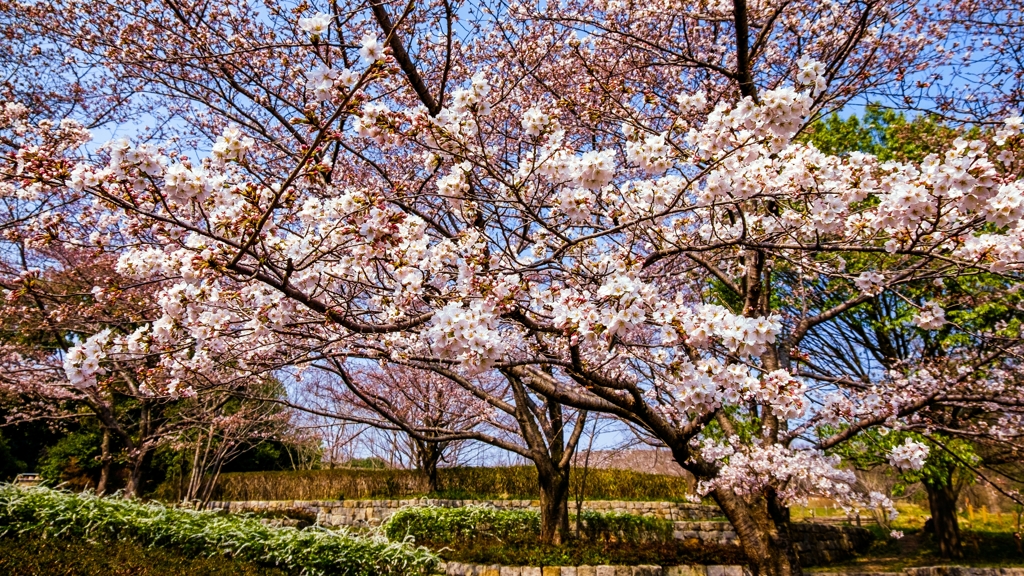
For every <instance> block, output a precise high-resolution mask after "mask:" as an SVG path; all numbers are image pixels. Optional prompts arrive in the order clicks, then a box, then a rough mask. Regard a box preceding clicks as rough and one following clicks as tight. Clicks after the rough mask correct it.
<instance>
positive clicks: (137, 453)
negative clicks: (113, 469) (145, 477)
mask: <svg viewBox="0 0 1024 576" xmlns="http://www.w3.org/2000/svg"><path fill="white" fill-rule="evenodd" d="M148 453H149V452H148V451H144V450H142V449H140V448H135V449H133V450H131V452H130V454H131V459H130V460H129V463H128V467H129V474H128V485H127V486H125V488H124V495H125V497H126V498H137V497H138V496H139V490H140V489H141V488H142V463H143V462H144V461H145V460H146V454H148Z"/></svg>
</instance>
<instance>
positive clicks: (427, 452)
mask: <svg viewBox="0 0 1024 576" xmlns="http://www.w3.org/2000/svg"><path fill="white" fill-rule="evenodd" d="M413 447H414V449H415V450H416V460H417V462H416V466H417V467H418V468H419V469H420V472H422V473H423V476H424V477H426V479H427V492H428V493H430V494H433V493H435V492H437V490H438V484H437V463H438V462H440V461H441V454H442V453H443V452H444V448H443V447H442V446H441V444H440V443H438V442H428V441H421V440H417V439H413Z"/></svg>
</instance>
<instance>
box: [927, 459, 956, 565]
mask: <svg viewBox="0 0 1024 576" xmlns="http://www.w3.org/2000/svg"><path fill="white" fill-rule="evenodd" d="M950 476H952V475H950ZM922 484H924V488H925V491H927V492H928V507H929V508H931V513H932V528H933V530H934V532H935V542H936V543H937V544H938V545H939V555H940V556H941V557H943V558H960V557H962V556H963V550H962V549H961V546H960V523H959V522H958V520H957V517H956V497H957V490H956V489H955V488H954V487H953V479H952V478H948V479H946V482H945V483H943V484H942V485H941V486H938V485H934V484H932V483H931V482H922Z"/></svg>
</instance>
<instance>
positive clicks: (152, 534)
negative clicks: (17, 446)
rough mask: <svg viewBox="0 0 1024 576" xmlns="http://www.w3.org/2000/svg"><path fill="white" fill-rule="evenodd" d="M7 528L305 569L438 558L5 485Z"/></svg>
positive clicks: (397, 546)
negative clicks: (132, 543) (135, 544)
mask: <svg viewBox="0 0 1024 576" xmlns="http://www.w3.org/2000/svg"><path fill="white" fill-rule="evenodd" d="M6 533H18V534H27V535H34V536H40V537H60V538H67V537H73V538H78V539H104V540H111V541H121V540H127V541H132V542H137V543H139V544H142V545H144V546H150V547H166V548H171V549H175V550H180V551H181V552H182V553H184V554H190V555H194V556H214V555H217V554H222V555H226V556H229V557H233V558H238V559H240V560H245V561H251V562H259V563H262V564H266V565H273V566H282V567H284V568H288V569H295V570H301V571H302V573H303V574H328V573H330V574H338V575H351V576H364V575H365V576H371V575H396V576H397V575H404V574H429V573H431V571H432V570H434V569H435V568H436V566H437V562H438V560H437V557H435V556H434V555H433V554H431V553H430V552H429V551H427V550H425V549H422V548H413V547H412V546H409V545H408V543H406V542H398V543H394V542H389V541H387V540H386V539H385V538H384V537H383V536H380V535H377V536H369V537H355V536H351V535H349V534H347V533H345V532H342V531H331V530H324V529H322V528H307V529H304V530H297V529H295V528H272V527H269V526H266V525H264V524H262V523H261V522H260V521H259V520H258V519H256V518H253V517H250V516H244V515H231V514H221V513H215V512H197V511H193V510H185V509H178V508H168V507H165V506H163V505H160V504H156V503H142V502H139V501H133V500H124V499H120V498H100V497H97V496H94V495H91V494H71V493H68V492H62V491H57V490H50V489H47V488H28V489H24V488H17V487H14V486H11V485H0V535H3V534H6Z"/></svg>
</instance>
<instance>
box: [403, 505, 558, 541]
mask: <svg viewBox="0 0 1024 576" xmlns="http://www.w3.org/2000/svg"><path fill="white" fill-rule="evenodd" d="M384 534H386V535H387V537H388V538H390V539H392V540H401V539H403V538H406V537H410V536H411V537H412V538H413V539H414V540H415V541H416V542H429V543H430V544H432V545H438V546H447V545H451V544H460V543H463V542H466V541H468V540H485V541H497V542H500V543H504V544H511V543H520V542H532V541H536V540H537V538H538V536H540V514H538V513H536V512H531V511H528V510H498V509H496V508H487V507H484V506H465V507H461V508H441V507H436V506H416V507H409V508H402V509H401V510H399V511H398V512H396V513H395V514H393V515H392V516H391V518H389V519H388V521H387V522H386V523H385V524H384Z"/></svg>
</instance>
